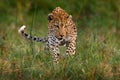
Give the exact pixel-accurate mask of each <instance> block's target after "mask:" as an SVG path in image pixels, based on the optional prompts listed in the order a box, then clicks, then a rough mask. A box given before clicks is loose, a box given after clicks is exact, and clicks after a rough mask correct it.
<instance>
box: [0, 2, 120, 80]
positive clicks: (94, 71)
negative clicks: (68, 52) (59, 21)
mask: <svg viewBox="0 0 120 80" xmlns="http://www.w3.org/2000/svg"><path fill="white" fill-rule="evenodd" d="M58 6H60V7H61V8H63V9H64V10H65V11H66V12H67V13H68V14H70V15H72V17H73V20H74V22H75V23H76V26H77V30H78V38H77V52H76V53H77V54H76V57H75V58H73V59H70V58H67V59H65V61H63V60H61V63H60V64H59V65H58V66H59V67H58V69H57V70H56V71H54V69H53V65H52V60H51V57H50V55H49V54H45V52H44V47H43V46H44V44H42V43H36V42H30V41H27V40H25V39H24V38H23V37H21V36H20V34H18V29H19V28H20V26H22V25H26V26H27V32H28V33H31V34H32V35H36V36H41V37H44V36H47V28H48V27H47V26H48V20H47V15H48V14H49V13H50V12H51V11H52V10H53V9H54V8H55V7H58ZM61 52H62V53H64V49H61ZM119 57H120V0H68V1H67V0H0V80H26V79H29V80H48V79H50V80H119V79H120V58H119Z"/></svg>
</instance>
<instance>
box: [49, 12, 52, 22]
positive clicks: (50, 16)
mask: <svg viewBox="0 0 120 80" xmlns="http://www.w3.org/2000/svg"><path fill="white" fill-rule="evenodd" d="M48 20H49V21H51V20H53V14H52V13H50V14H48Z"/></svg>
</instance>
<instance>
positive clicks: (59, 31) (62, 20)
mask: <svg viewBox="0 0 120 80" xmlns="http://www.w3.org/2000/svg"><path fill="white" fill-rule="evenodd" d="M69 19H71V15H69V14H67V13H66V12H65V11H64V10H63V9H61V8H60V7H57V8H55V9H54V10H53V11H52V13H50V14H48V21H49V22H48V23H49V24H48V25H49V27H48V28H49V29H52V30H53V31H54V34H55V37H56V38H57V39H59V40H61V39H65V38H66V36H67V26H68V24H67V23H68V20H69Z"/></svg>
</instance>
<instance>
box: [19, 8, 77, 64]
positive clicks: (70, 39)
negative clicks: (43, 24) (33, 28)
mask: <svg viewBox="0 0 120 80" xmlns="http://www.w3.org/2000/svg"><path fill="white" fill-rule="evenodd" d="M24 30H25V26H22V27H21V28H20V29H19V33H21V34H22V35H23V36H24V37H25V38H27V39H30V40H34V41H37V42H45V43H46V48H48V49H49V50H50V53H51V56H52V58H53V61H54V62H55V63H58V62H59V55H60V51H59V46H63V45H66V53H65V55H75V51H76V37H77V29H76V25H75V23H74V22H73V20H72V16H71V15H69V14H68V13H66V12H65V11H64V10H63V9H61V8H60V7H56V8H55V9H54V10H53V11H52V12H51V13H50V14H48V36H47V38H39V37H34V36H31V35H29V34H27V33H25V31H24Z"/></svg>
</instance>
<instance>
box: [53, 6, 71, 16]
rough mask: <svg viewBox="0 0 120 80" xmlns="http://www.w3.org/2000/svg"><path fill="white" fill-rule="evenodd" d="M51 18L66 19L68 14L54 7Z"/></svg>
mask: <svg viewBox="0 0 120 80" xmlns="http://www.w3.org/2000/svg"><path fill="white" fill-rule="evenodd" d="M52 14H53V16H54V17H55V16H56V17H59V18H66V17H68V16H69V14H68V13H67V12H66V11H65V10H63V9H62V8H60V7H56V8H55V9H54V10H53V11H52Z"/></svg>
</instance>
